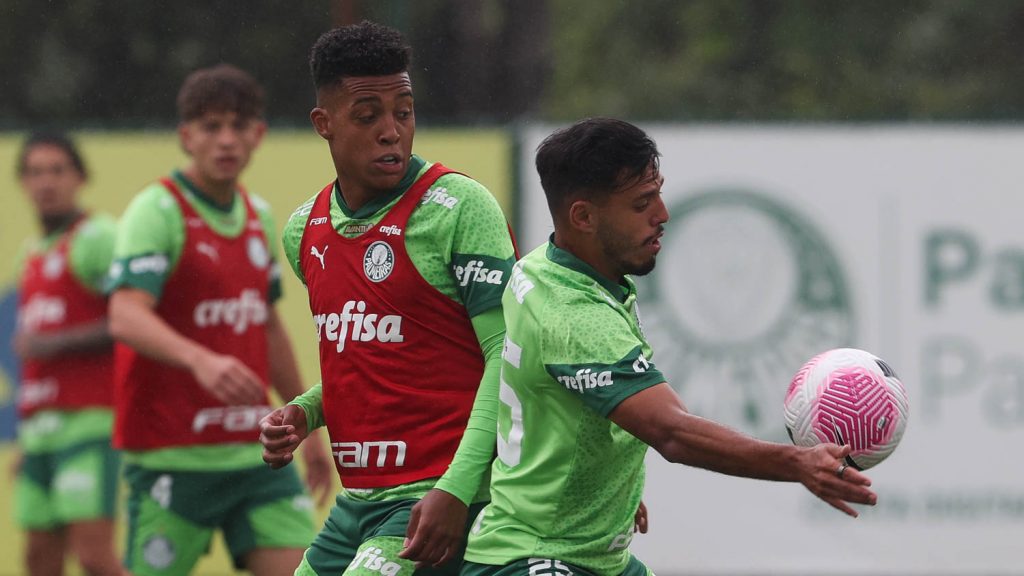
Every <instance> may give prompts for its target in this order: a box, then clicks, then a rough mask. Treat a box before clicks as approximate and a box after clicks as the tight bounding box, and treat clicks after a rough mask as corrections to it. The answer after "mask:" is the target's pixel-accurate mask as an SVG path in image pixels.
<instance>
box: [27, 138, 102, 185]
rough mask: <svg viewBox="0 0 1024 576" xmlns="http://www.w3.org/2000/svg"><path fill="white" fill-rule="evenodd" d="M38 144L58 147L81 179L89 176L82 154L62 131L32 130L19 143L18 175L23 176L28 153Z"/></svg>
mask: <svg viewBox="0 0 1024 576" xmlns="http://www.w3.org/2000/svg"><path fill="white" fill-rule="evenodd" d="M38 146H53V147H54V148H60V149H61V151H63V152H64V153H65V154H67V156H68V160H71V165H72V166H74V168H75V170H77V171H78V173H79V174H80V175H81V176H82V178H83V179H87V178H88V177H89V171H88V170H86V168H85V161H84V160H82V154H81V153H80V152H79V151H78V146H76V145H75V142H74V141H73V140H71V138H70V137H69V136H68V135H67V134H65V133H63V132H42V131H40V132H33V133H32V134H29V135H28V137H27V138H25V142H24V143H23V144H22V145H21V153H19V154H18V176H24V175H25V170H27V169H28V155H29V153H30V152H32V150H33V149H35V148H36V147H38Z"/></svg>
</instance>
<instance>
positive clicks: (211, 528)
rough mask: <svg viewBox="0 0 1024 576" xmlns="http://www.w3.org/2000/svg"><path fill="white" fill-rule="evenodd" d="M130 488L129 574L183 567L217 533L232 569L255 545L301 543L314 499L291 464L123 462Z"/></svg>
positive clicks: (307, 535) (157, 575)
mask: <svg viewBox="0 0 1024 576" xmlns="http://www.w3.org/2000/svg"><path fill="white" fill-rule="evenodd" d="M125 479H126V480H127V481H128V487H129V490H130V494H129V499H128V545H127V551H126V556H125V566H126V567H127V568H128V569H129V570H130V571H131V572H132V574H134V575H135V576H146V575H153V576H168V575H172V574H175V575H176V574H188V573H189V572H190V571H191V570H192V568H193V567H194V566H195V564H196V562H198V561H199V558H200V557H201V556H202V555H203V554H205V553H206V552H207V551H208V550H209V547H210V540H211V538H212V537H213V533H214V532H215V531H216V530H217V529H220V530H221V531H222V532H223V533H224V541H225V543H226V544H227V547H228V550H229V551H230V553H231V557H232V559H233V560H234V562H235V566H236V567H237V568H242V566H241V563H242V561H243V560H244V557H245V554H246V553H248V552H249V551H251V550H254V549H257V548H299V549H302V548H305V547H306V546H308V545H309V542H310V541H311V540H312V539H313V536H314V529H313V518H312V509H313V502H312V500H311V499H310V497H309V495H308V494H306V492H305V490H304V488H303V486H302V483H301V482H300V481H299V477H298V475H297V474H296V473H295V470H294V467H291V468H285V469H282V470H271V469H270V468H268V467H266V466H260V467H257V468H247V469H244V470H234V471H230V472H180V471H163V470H149V469H145V468H140V467H139V466H135V465H131V464H129V465H127V466H125Z"/></svg>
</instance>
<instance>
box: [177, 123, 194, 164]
mask: <svg viewBox="0 0 1024 576" xmlns="http://www.w3.org/2000/svg"><path fill="white" fill-rule="evenodd" d="M191 136H192V132H191V130H190V129H189V124H188V122H178V144H179V145H180V146H181V149H182V151H183V152H185V154H187V155H188V156H191V155H192V151H191V150H190V148H191V141H192V138H191Z"/></svg>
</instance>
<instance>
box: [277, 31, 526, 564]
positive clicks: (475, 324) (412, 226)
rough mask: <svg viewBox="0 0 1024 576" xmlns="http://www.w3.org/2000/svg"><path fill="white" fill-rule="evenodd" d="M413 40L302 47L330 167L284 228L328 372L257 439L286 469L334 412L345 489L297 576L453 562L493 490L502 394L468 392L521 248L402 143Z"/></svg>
mask: <svg viewBox="0 0 1024 576" xmlns="http://www.w3.org/2000/svg"><path fill="white" fill-rule="evenodd" d="M409 53H410V49H409V47H408V46H407V45H406V44H405V40H404V39H403V38H402V36H401V34H400V33H399V32H397V31H396V30H393V29H390V28H387V27H384V26H380V25H377V24H373V23H369V22H363V23H361V24H358V25H353V26H347V27H343V28H338V29H335V30H332V31H330V32H328V33H326V34H324V35H322V36H321V37H320V38H319V40H317V42H316V44H315V45H314V46H313V50H312V54H311V61H310V64H311V70H312V75H313V80H314V84H315V87H316V98H317V104H316V108H314V110H313V111H312V113H311V120H312V122H313V126H314V128H315V130H316V132H317V133H318V134H319V135H320V136H321V137H323V138H324V139H325V140H327V142H328V147H329V149H330V152H331V157H332V159H333V161H334V167H335V170H336V173H337V179H336V180H335V181H333V182H332V183H330V184H329V185H328V186H327V187H325V188H324V189H323V190H322V191H320V192H319V193H318V194H316V195H314V196H313V197H312V198H310V199H309V201H307V202H306V203H305V204H303V205H302V206H301V207H300V208H299V209H298V210H297V211H296V212H295V214H293V215H292V217H291V218H290V220H289V221H288V224H287V226H286V227H285V230H284V238H283V240H284V246H285V253H286V256H287V259H288V263H289V264H290V265H291V266H292V267H293V269H294V270H295V273H296V274H297V275H298V276H299V278H300V279H301V280H302V281H303V282H304V283H305V284H306V287H307V289H308V292H309V300H310V308H311V310H312V313H313V320H314V322H315V325H316V329H317V333H318V337H319V342H320V367H321V377H322V386H316V387H314V388H313V389H311V391H310V392H309V393H307V394H305V395H304V396H303V397H301V398H299V399H296V400H295V401H294V402H293V403H292V405H289V406H287V407H285V408H284V409H282V410H278V411H275V412H274V413H272V414H271V415H270V416H268V417H267V418H265V419H264V423H263V426H262V428H263V433H262V435H261V439H262V440H263V442H264V446H265V447H266V451H265V454H264V459H265V460H267V462H268V463H270V464H271V465H272V466H273V467H280V466H283V465H285V464H287V463H288V462H289V461H290V460H291V451H292V450H294V449H295V447H296V446H297V445H298V444H299V442H301V441H302V439H303V438H304V437H305V436H306V434H307V433H308V431H309V430H314V429H316V428H317V427H319V426H322V425H326V427H327V430H328V433H329V434H330V437H331V442H332V444H331V445H332V449H333V452H334V455H335V460H336V464H337V469H338V473H339V475H340V476H341V481H342V484H343V485H344V487H345V491H344V492H343V493H342V494H341V495H339V496H338V498H337V501H336V506H335V507H334V509H333V510H332V511H331V514H330V518H329V519H328V520H327V523H326V525H325V526H324V528H323V529H322V531H321V532H320V535H319V536H318V537H317V538H316V540H314V541H313V543H312V545H311V546H310V548H309V549H308V550H307V551H306V554H305V558H304V560H303V563H302V565H301V566H300V567H299V569H298V570H297V571H296V574H299V575H313V574H317V575H320V576H328V575H331V576H334V575H338V574H342V573H344V574H346V575H355V574H367V575H369V574H387V575H389V576H391V575H394V574H397V573H402V574H408V573H411V572H412V571H413V569H414V562H416V561H419V562H420V563H421V564H427V565H433V566H439V567H440V568H441V570H442V573H455V572H456V571H457V570H458V566H459V564H460V562H461V554H462V547H463V544H464V540H465V533H466V530H467V529H468V518H467V510H473V511H474V512H475V510H478V509H479V508H480V506H481V503H482V502H483V501H484V500H485V499H486V497H487V482H486V478H485V476H486V473H487V470H488V469H489V464H490V461H491V459H492V458H493V454H494V438H495V423H496V420H495V410H496V408H497V398H496V397H492V398H486V397H483V396H481V397H480V398H477V400H476V406H477V407H479V409H478V408H477V407H474V398H475V397H476V394H477V389H478V388H482V387H484V386H483V385H482V384H481V381H484V382H488V381H490V382H492V383H493V385H491V386H488V387H487V388H488V389H491V390H492V391H496V390H497V378H498V371H499V368H500V362H501V358H500V355H501V345H502V341H503V338H504V323H503V320H502V314H501V308H500V305H501V292H502V290H503V288H504V286H505V284H506V283H507V281H508V275H509V272H510V270H511V266H512V264H513V262H514V261H515V257H516V255H515V248H514V246H513V242H512V238H511V235H510V233H509V230H508V226H507V223H506V220H505V217H504V215H503V214H502V212H501V209H500V207H499V206H498V203H497V201H495V199H494V197H493V196H492V195H491V194H490V192H489V191H488V190H487V189H486V188H484V187H483V186H482V185H481V184H480V183H478V182H476V181H474V180H472V179H470V178H468V177H466V176H463V175H461V174H457V173H452V172H451V171H450V170H448V169H447V168H445V167H443V166H442V165H441V164H438V163H431V162H428V161H427V160H425V159H423V158H421V157H419V156H416V155H414V154H413V153H412V147H413V136H414V133H415V129H416V117H415V113H414V105H413V92H412V83H411V82H410V79H409V72H408V69H409ZM471 410H472V414H473V415H472V418H471V419H470V412H471ZM467 421H468V422H469V424H468V427H467ZM463 433H465V436H463ZM460 439H462V443H461V445H460ZM456 449H458V454H457V455H456ZM453 456H454V461H453ZM449 464H451V467H450V468H449ZM446 470H447V473H446ZM407 535H408V536H409V540H408V542H404V537H405V536H407ZM403 548H404V551H403ZM429 572H430V570H424V571H421V572H417V573H429Z"/></svg>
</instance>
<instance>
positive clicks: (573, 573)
mask: <svg viewBox="0 0 1024 576" xmlns="http://www.w3.org/2000/svg"><path fill="white" fill-rule="evenodd" d="M460 576H598V574H596V573H595V572H591V571H589V570H587V569H586V568H580V567H579V566H576V565H574V564H566V563H564V562H561V561H559V560H553V559H551V558H523V559H521V560H516V561H515V562H512V563H510V564H506V565H504V566H492V565H490V564H477V563H476V562H466V563H464V564H463V565H462V572H461V574H460ZM618 576H654V572H651V569H650V568H648V567H647V566H646V565H645V564H644V563H643V562H641V561H640V560H638V559H637V557H636V556H632V555H630V557H629V564H626V569H625V570H623V571H622V573H621V574H619V575H618Z"/></svg>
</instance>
